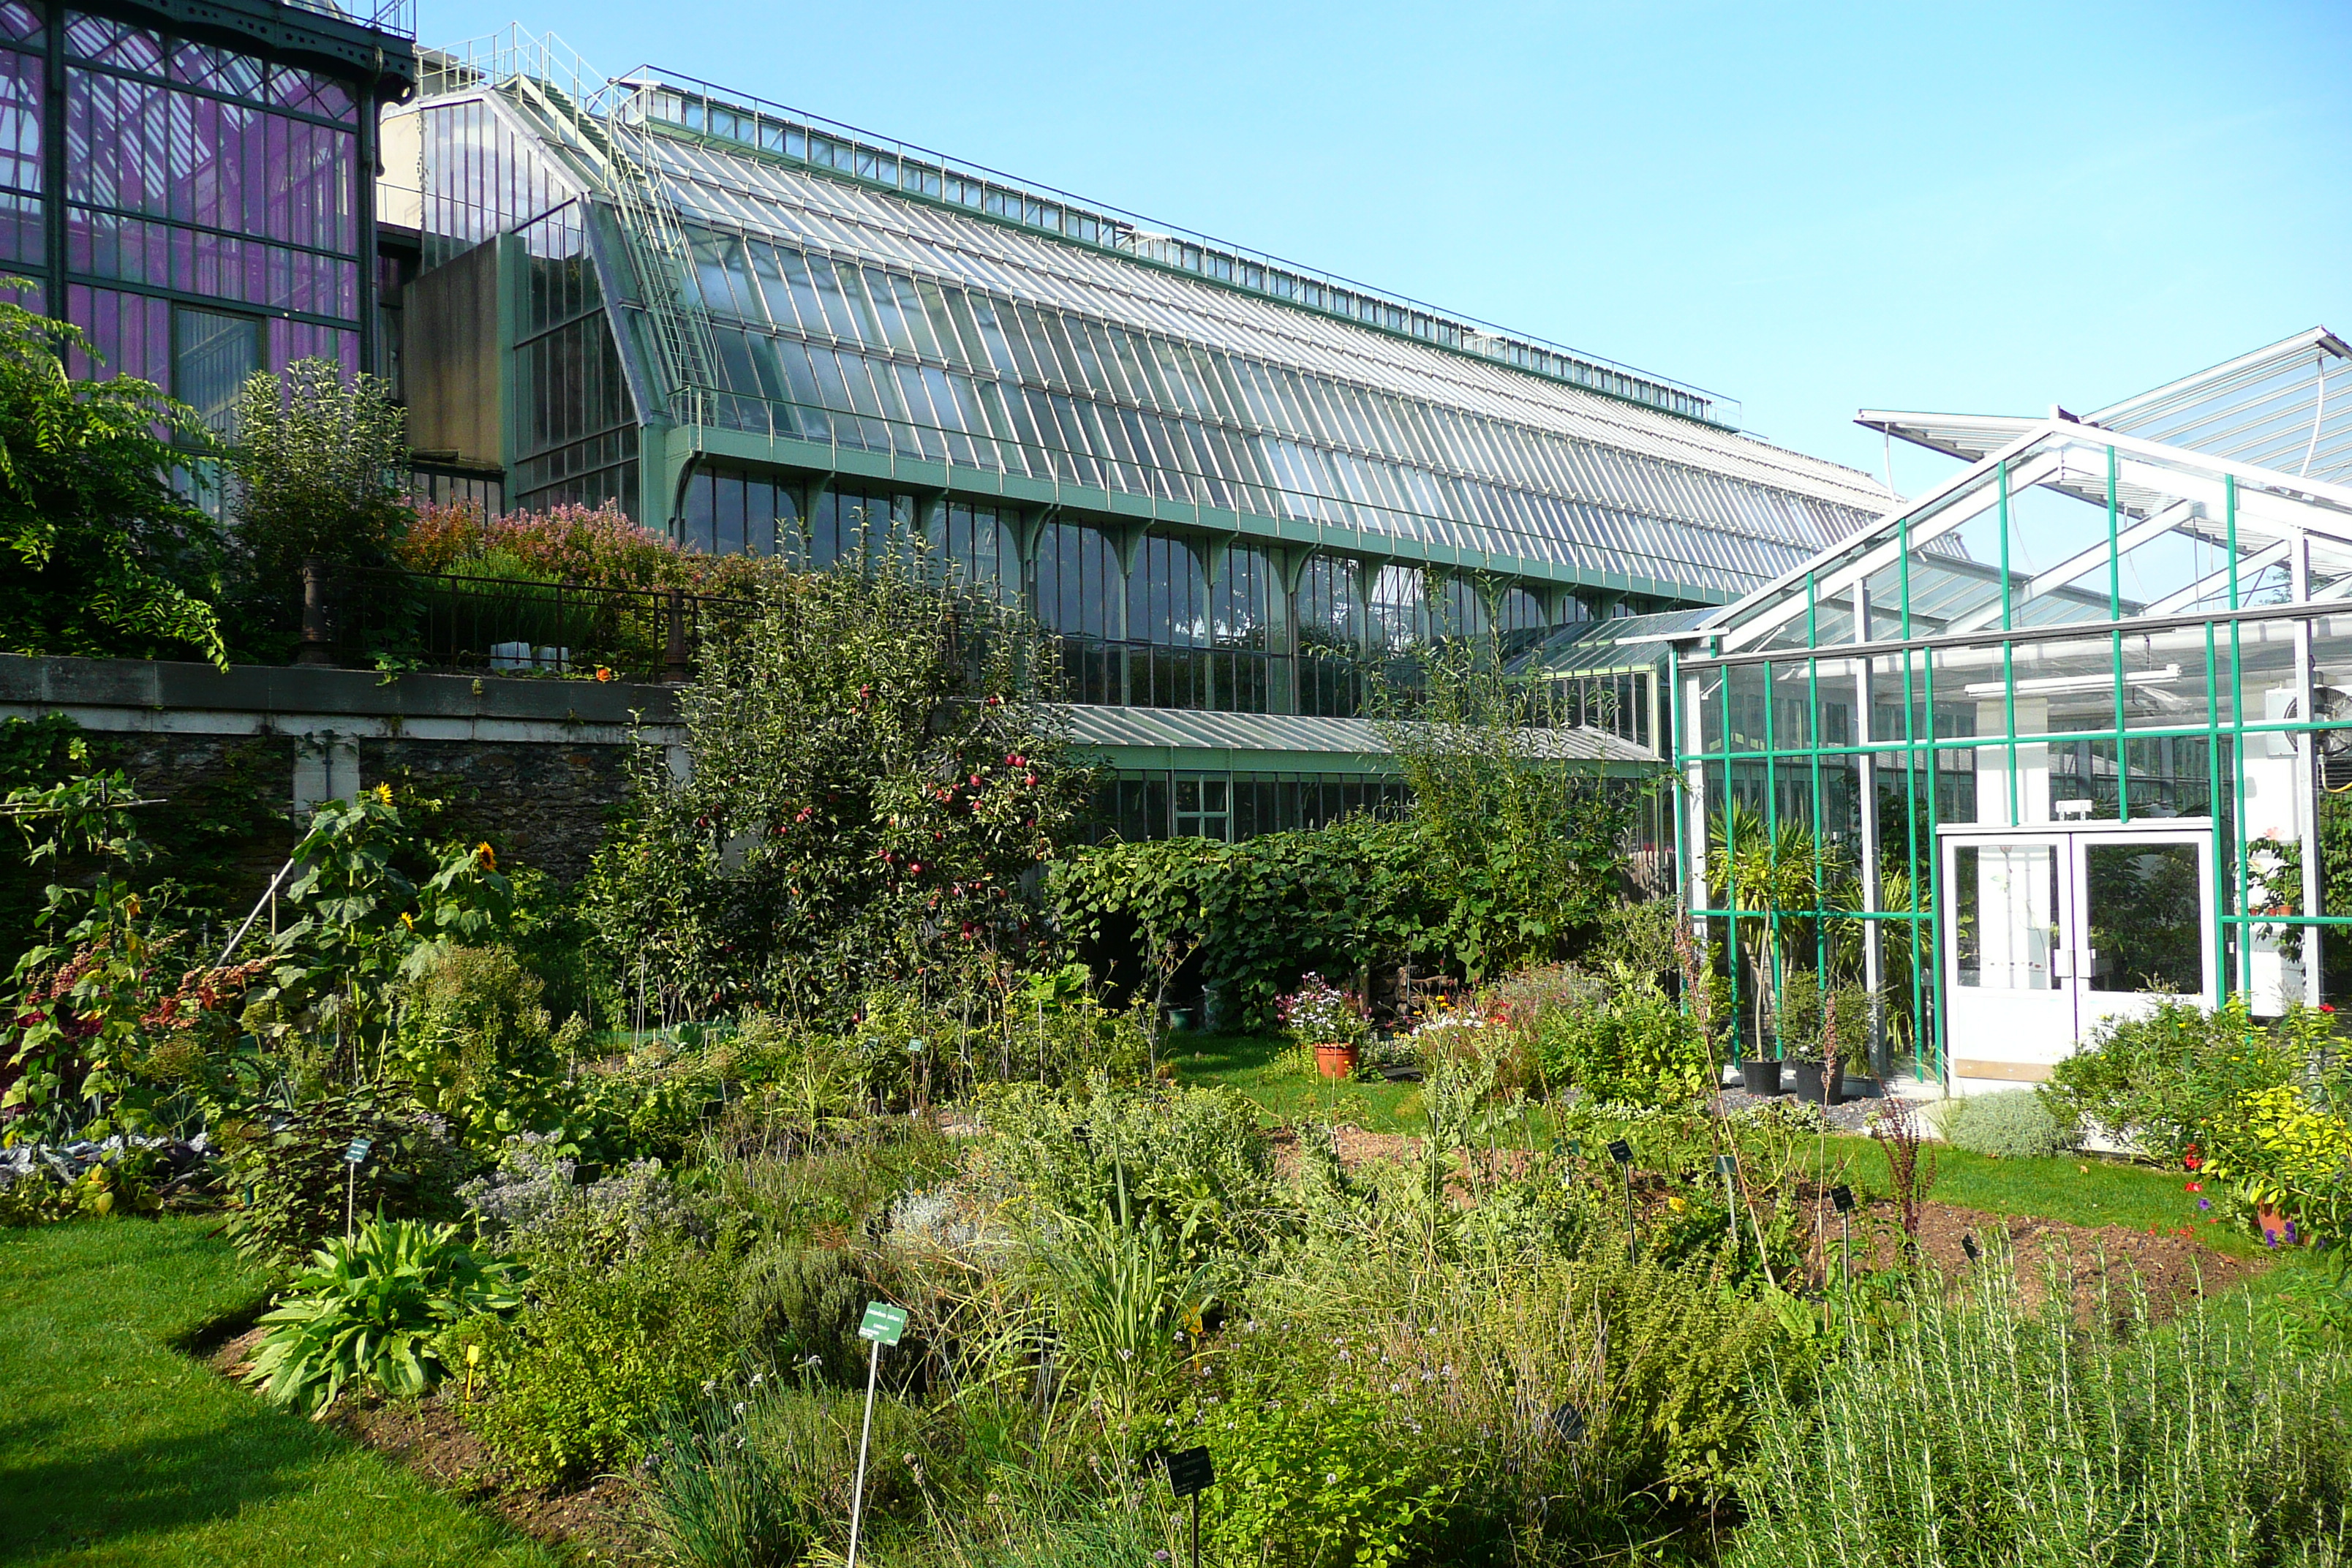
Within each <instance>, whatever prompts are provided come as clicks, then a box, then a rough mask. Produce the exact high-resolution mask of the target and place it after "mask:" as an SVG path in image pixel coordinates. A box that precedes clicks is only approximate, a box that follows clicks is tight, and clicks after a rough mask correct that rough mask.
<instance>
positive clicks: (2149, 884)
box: [2083, 840, 2210, 996]
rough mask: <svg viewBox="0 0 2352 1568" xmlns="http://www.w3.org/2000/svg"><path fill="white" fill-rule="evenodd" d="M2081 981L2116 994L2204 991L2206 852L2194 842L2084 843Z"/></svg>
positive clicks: (2090, 986)
mask: <svg viewBox="0 0 2352 1568" xmlns="http://www.w3.org/2000/svg"><path fill="white" fill-rule="evenodd" d="M2083 859H2084V877H2083V882H2084V893H2085V900H2084V925H2085V928H2086V929H2085V931H2084V946H2085V947H2087V948H2088V949H2089V950H2090V953H2089V959H2090V963H2089V965H2088V968H2089V973H2088V974H2087V975H2086V976H2085V978H2084V986H2085V988H2086V989H2088V990H2091V991H2098V992H2107V993H2112V994H2117V995H2134V996H2139V995H2153V996H2201V995H2203V994H2204V993H2205V964H2206V961H2207V959H2208V957H2209V956H2210V953H2209V951H2208V949H2207V946H2206V942H2205V910H2204V903H2205V899H2204V885H2203V877H2202V875H2201V870H2202V865H2201V863H2202V861H2203V859H2204V855H2203V854H2202V852H2201V847H2200V846H2199V845H2195V844H2128V843H2126V844H2112V843H2101V842H2098V841H2096V840H2094V841H2091V842H2088V843H2086V844H2084V847H2083Z"/></svg>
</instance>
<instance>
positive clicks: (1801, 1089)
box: [1789, 1062, 1832, 1105]
mask: <svg viewBox="0 0 2352 1568" xmlns="http://www.w3.org/2000/svg"><path fill="white" fill-rule="evenodd" d="M1789 1067H1790V1071H1792V1072H1794V1073H1795V1074H1796V1075H1797V1098H1798V1099H1799V1100H1803V1101H1804V1102H1805V1103H1806V1104H1808V1105H1828V1104H1831V1103H1832V1101H1830V1100H1825V1099H1823V1098H1822V1089H1823V1084H1822V1064H1821V1063H1819V1062H1791V1063H1790V1064H1789Z"/></svg>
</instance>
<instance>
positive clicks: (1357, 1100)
mask: <svg viewBox="0 0 2352 1568" xmlns="http://www.w3.org/2000/svg"><path fill="white" fill-rule="evenodd" d="M1291 1048H1292V1047H1291V1045H1290V1042H1289V1041H1287V1040H1281V1039H1270V1038H1267V1037H1265V1036H1262V1035H1192V1034H1185V1035H1174V1036H1171V1037H1170V1038H1169V1041H1168V1052H1169V1055H1170V1056H1171V1058H1174V1060H1175V1064H1176V1078H1177V1081H1179V1082H1181V1083H1191V1084H1202V1085H1208V1084H1223V1085H1224V1086H1225V1087H1226V1088H1228V1089H1238V1090H1240V1091H1241V1093H1242V1094H1244V1096H1246V1097H1247V1098H1249V1099H1250V1100H1255V1102H1256V1103H1257V1105H1258V1107H1259V1108H1260V1109H1261V1110H1264V1111H1265V1116H1266V1120H1267V1121H1268V1122H1288V1121H1300V1120H1302V1119H1304V1118H1307V1117H1310V1116H1313V1117H1325V1118H1328V1119H1329V1120H1330V1121H1337V1122H1340V1123H1342V1124H1347V1125H1353V1126H1357V1127H1360V1128H1362V1129H1363V1130H1364V1131H1367V1132H1407V1133H1411V1134H1412V1135H1413V1136H1414V1137H1419V1136H1420V1135H1421V1134H1422V1133H1423V1132H1424V1131H1427V1130H1428V1126H1429V1123H1428V1121H1427V1120H1426V1119H1425V1118H1424V1117H1423V1115H1422V1110H1421V1086H1420V1085H1419V1084H1417V1083H1382V1082H1380V1081H1378V1080H1375V1081H1373V1082H1370V1083H1354V1082H1349V1083H1333V1082H1331V1081H1329V1080H1328V1079H1319V1078H1317V1077H1315V1076H1314V1075H1313V1074H1311V1073H1305V1072H1300V1071H1298V1070H1297V1068H1293V1067H1291V1066H1290V1065H1289V1063H1288V1059H1287V1058H1288V1057H1289V1054H1290V1051H1291Z"/></svg>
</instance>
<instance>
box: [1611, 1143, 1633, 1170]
mask: <svg viewBox="0 0 2352 1568" xmlns="http://www.w3.org/2000/svg"><path fill="white" fill-rule="evenodd" d="M1609 1157H1610V1158H1611V1159H1612V1160H1614V1161H1616V1162H1617V1163H1619V1164H1621V1165H1630V1164H1632V1163H1633V1145H1632V1144H1631V1143H1628V1142H1625V1140H1623V1139H1622V1138H1620V1139H1618V1140H1617V1141H1616V1142H1613V1143H1612V1144H1610V1145H1609Z"/></svg>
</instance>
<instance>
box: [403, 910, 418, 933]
mask: <svg viewBox="0 0 2352 1568" xmlns="http://www.w3.org/2000/svg"><path fill="white" fill-rule="evenodd" d="M400 923H401V924H402V925H404V926H406V927H407V928H408V929H409V930H411V931H415V929H416V917H415V915H412V914H403V915H402V916H401V917H400Z"/></svg>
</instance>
